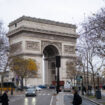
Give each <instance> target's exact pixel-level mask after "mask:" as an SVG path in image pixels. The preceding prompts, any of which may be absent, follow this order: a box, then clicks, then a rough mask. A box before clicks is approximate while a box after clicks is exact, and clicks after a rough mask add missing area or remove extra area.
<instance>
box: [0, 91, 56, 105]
mask: <svg viewBox="0 0 105 105" xmlns="http://www.w3.org/2000/svg"><path fill="white" fill-rule="evenodd" d="M53 93H54V90H43V91H41V92H38V93H37V96H35V97H25V95H24V94H21V95H17V96H11V97H9V100H10V101H9V105H51V104H52V102H53V100H52V99H53V98H54V96H53ZM0 105H1V104H0ZM54 105H56V103H55V104H54Z"/></svg>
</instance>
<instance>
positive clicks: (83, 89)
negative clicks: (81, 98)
mask: <svg viewBox="0 0 105 105" xmlns="http://www.w3.org/2000/svg"><path fill="white" fill-rule="evenodd" d="M82 91H83V94H86V87H85V86H83V88H82Z"/></svg>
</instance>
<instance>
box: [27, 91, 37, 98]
mask: <svg viewBox="0 0 105 105" xmlns="http://www.w3.org/2000/svg"><path fill="white" fill-rule="evenodd" d="M25 95H26V97H27V96H36V90H35V89H27V90H26V93H25Z"/></svg>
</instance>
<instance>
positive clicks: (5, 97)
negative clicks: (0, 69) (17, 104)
mask: <svg viewBox="0 0 105 105" xmlns="http://www.w3.org/2000/svg"><path fill="white" fill-rule="evenodd" d="M1 100H2V105H9V104H8V101H9V99H8V90H6V91H5V92H4V93H3V95H2V97H1Z"/></svg>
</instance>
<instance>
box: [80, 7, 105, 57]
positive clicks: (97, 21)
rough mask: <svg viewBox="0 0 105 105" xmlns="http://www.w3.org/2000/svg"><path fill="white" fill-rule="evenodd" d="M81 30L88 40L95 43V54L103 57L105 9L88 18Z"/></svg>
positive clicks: (104, 46)
mask: <svg viewBox="0 0 105 105" xmlns="http://www.w3.org/2000/svg"><path fill="white" fill-rule="evenodd" d="M82 28H83V31H84V32H83V33H84V34H86V35H87V36H88V39H89V40H90V41H93V42H94V43H95V52H96V53H97V54H98V55H99V56H101V57H105V8H102V9H100V10H99V11H98V12H97V13H96V14H93V15H92V16H91V17H88V20H87V21H85V22H83V23H82Z"/></svg>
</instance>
